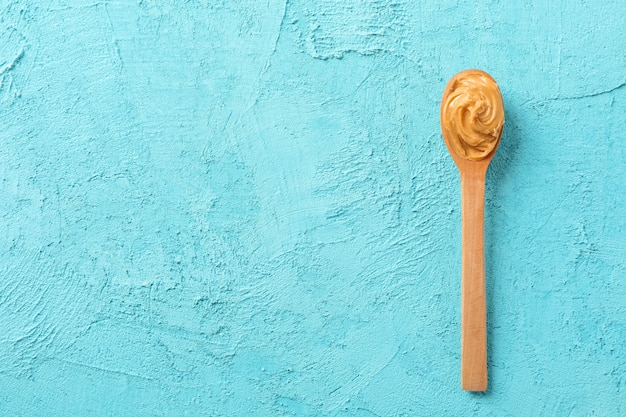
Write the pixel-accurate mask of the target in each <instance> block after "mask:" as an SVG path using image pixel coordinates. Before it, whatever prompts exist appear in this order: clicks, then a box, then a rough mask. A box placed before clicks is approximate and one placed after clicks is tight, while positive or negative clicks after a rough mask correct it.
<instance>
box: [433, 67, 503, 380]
mask: <svg viewBox="0 0 626 417" xmlns="http://www.w3.org/2000/svg"><path fill="white" fill-rule="evenodd" d="M440 116H441V130H442V133H443V139H444V141H445V143H446V146H447V148H448V151H449V152H450V155H451V156H452V159H453V160H454V162H455V163H456V165H457V167H458V168H459V172H460V174H461V201H462V204H461V206H462V221H463V226H462V240H463V241H462V243H463V256H462V280H461V285H462V291H461V387H462V388H463V389H464V390H466V391H485V390H486V389H487V326H486V318H487V308H486V294H485V250H484V213H485V175H486V173H487V167H488V166H489V163H490V162H491V159H492V158H493V155H494V154H495V151H496V148H497V147H498V144H499V143H500V138H501V136H502V128H503V126H504V105H503V103H502V96H501V94H500V89H499V88H498V85H497V84H496V82H495V80H494V79H493V78H492V77H491V76H490V75H489V74H487V73H485V72H483V71H480V70H466V71H462V72H460V73H458V74H456V75H455V76H454V77H452V79H451V80H450V81H449V82H448V85H447V86H446V88H445V90H444V92H443V98H442V101H441V112H440Z"/></svg>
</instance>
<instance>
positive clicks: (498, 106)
mask: <svg viewBox="0 0 626 417" xmlns="http://www.w3.org/2000/svg"><path fill="white" fill-rule="evenodd" d="M450 87H451V88H450ZM448 88H449V90H447V91H449V93H448V95H447V97H444V103H442V112H441V124H442V127H443V128H444V129H445V130H446V131H447V135H446V136H447V141H448V146H450V147H452V149H453V150H454V151H455V152H456V153H457V154H459V155H460V156H462V157H463V158H465V159H469V160H472V161H479V160H481V159H484V158H486V157H487V156H489V154H490V153H491V152H492V151H493V150H494V148H495V147H496V146H497V145H498V141H499V140H500V136H501V133H502V126H504V105H503V103H502V95H501V94H500V89H499V88H498V84H496V82H495V81H494V80H493V78H491V77H489V76H488V75H487V74H485V73H483V72H482V71H464V72H462V73H459V74H457V75H456V76H455V78H454V79H453V81H452V82H451V83H450V84H449V87H448Z"/></svg>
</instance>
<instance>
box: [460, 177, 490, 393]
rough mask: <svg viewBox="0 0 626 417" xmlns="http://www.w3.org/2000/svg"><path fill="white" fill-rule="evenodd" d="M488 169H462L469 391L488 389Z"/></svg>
mask: <svg viewBox="0 0 626 417" xmlns="http://www.w3.org/2000/svg"><path fill="white" fill-rule="evenodd" d="M485 171H486V169H485V170H473V171H469V172H462V173H461V194H462V195H461V203H462V204H461V205H462V217H463V229H462V235H463V260H462V274H463V276H462V284H461V286H462V291H461V387H462V388H463V389H464V390H466V391H485V390H486V389H487V325H486V319H487V307H486V294H485V249H484V240H485V239H484V238H485V232H484V219H485Z"/></svg>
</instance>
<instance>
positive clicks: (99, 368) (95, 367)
mask: <svg viewBox="0 0 626 417" xmlns="http://www.w3.org/2000/svg"><path fill="white" fill-rule="evenodd" d="M51 359H54V360H56V361H59V362H63V363H67V364H69V365H73V366H78V367H81V368H85V369H91V370H94V371H100V372H105V373H109V374H115V375H124V376H129V377H132V378H139V379H143V380H146V381H154V380H155V379H154V378H152V377H149V376H146V375H140V374H136V373H133V372H128V371H122V370H119V369H108V368H105V367H102V366H98V365H92V364H88V363H81V362H76V361H72V360H69V359H61V358H58V357H54V358H51Z"/></svg>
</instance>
